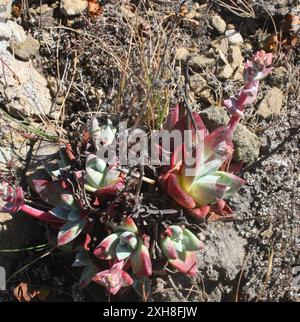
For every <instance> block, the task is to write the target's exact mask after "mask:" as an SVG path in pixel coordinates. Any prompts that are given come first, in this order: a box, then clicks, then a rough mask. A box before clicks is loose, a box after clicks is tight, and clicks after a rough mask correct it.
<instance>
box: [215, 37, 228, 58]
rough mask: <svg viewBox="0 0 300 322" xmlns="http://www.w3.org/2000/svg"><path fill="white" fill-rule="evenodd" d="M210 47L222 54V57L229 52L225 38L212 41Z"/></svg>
mask: <svg viewBox="0 0 300 322" xmlns="http://www.w3.org/2000/svg"><path fill="white" fill-rule="evenodd" d="M211 46H212V47H213V48H214V49H215V50H217V51H218V52H222V53H223V54H224V55H227V53H228V50H229V44H228V39H227V38H220V39H216V40H214V41H212V43H211Z"/></svg>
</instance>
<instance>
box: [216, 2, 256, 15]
mask: <svg viewBox="0 0 300 322" xmlns="http://www.w3.org/2000/svg"><path fill="white" fill-rule="evenodd" d="M215 2H216V3H217V4H218V5H220V6H221V7H224V8H226V9H228V10H229V11H231V12H232V13H233V14H235V15H237V16H239V17H242V18H255V12H254V10H253V8H252V6H251V5H250V4H249V3H248V2H247V1H245V0H239V1H232V0H229V1H227V2H228V3H227V2H224V1H222V0H215Z"/></svg>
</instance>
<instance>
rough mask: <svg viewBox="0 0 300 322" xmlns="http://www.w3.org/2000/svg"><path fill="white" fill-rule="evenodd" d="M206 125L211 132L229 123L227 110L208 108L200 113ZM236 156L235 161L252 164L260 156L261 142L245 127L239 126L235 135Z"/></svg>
mask: <svg viewBox="0 0 300 322" xmlns="http://www.w3.org/2000/svg"><path fill="white" fill-rule="evenodd" d="M200 114H201V117H202V119H203V121H204V124H205V125H206V126H207V128H208V130H209V131H210V132H211V131H213V130H214V129H216V128H217V127H219V126H221V125H225V124H227V123H228V121H229V116H228V114H227V112H226V110H225V108H223V107H222V108H217V107H214V106H211V107H208V108H206V109H204V110H203V111H201V112H200ZM233 144H234V154H233V159H234V160H236V161H244V162H245V163H252V162H254V161H256V160H257V158H258V156H259V149H260V142H259V139H258V137H257V136H256V135H255V134H254V133H252V132H251V131H249V130H248V129H247V128H246V127H245V126H244V125H242V124H238V126H237V128H236V130H235V132H234V134H233Z"/></svg>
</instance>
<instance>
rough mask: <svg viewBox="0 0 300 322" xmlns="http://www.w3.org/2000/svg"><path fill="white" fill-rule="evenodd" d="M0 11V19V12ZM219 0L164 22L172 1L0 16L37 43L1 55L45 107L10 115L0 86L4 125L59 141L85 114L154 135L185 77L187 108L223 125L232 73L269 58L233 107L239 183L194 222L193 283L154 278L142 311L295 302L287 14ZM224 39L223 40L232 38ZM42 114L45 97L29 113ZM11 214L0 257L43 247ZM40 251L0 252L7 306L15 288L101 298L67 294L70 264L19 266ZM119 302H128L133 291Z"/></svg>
mask: <svg viewBox="0 0 300 322" xmlns="http://www.w3.org/2000/svg"><path fill="white" fill-rule="evenodd" d="M62 2H63V1H62ZM65 2H66V4H65V8H67V9H68V3H67V2H68V1H65ZM83 2H84V4H83V5H82V3H83ZM4 3H6V7H5V8H7V6H8V3H9V1H7V0H5V1H4ZM91 3H94V4H95V3H98V2H97V1H94V2H92V1H91ZM232 3H237V2H236V1H226V0H224V1H217V0H216V1H200V0H199V1H192V0H188V1H185V3H184V5H183V6H182V7H181V9H180V12H178V8H180V6H179V1H177V0H153V1H150V0H149V1H148V0H132V1H130V0H126V1H125V0H124V1H117V0H116V1H113V0H105V1H99V4H100V5H98V6H96V9H95V8H94V7H91V5H90V2H89V5H88V7H87V6H86V4H87V3H86V1H83V0H80V1H79V0H76V1H75V0H74V1H72V4H69V7H72V6H73V7H72V8H71V9H72V10H75V9H74V8H75V7H76V10H78V12H76V14H74V15H73V14H72V15H70V14H66V13H64V11H63V10H62V9H61V8H60V7H61V6H62V4H60V1H54V0H42V1H40V0H36V1H35V0H26V1H13V6H12V14H9V16H10V17H9V20H11V21H15V22H16V23H17V24H18V25H20V26H22V27H23V29H24V31H25V33H26V35H27V36H28V35H31V36H32V38H34V39H35V40H36V41H38V43H39V47H38V49H37V50H35V49H34V46H35V45H34V42H32V43H30V44H29V45H28V46H27V47H26V46H25V47H26V48H25V49H24V48H23V49H22V48H21V50H20V49H19V48H18V47H17V46H16V47H14V48H15V55H19V59H20V60H22V61H23V62H24V61H26V62H27V61H29V62H30V64H31V65H32V66H33V67H34V68H35V69H36V70H37V71H38V72H39V73H40V74H41V75H43V76H44V78H45V79H46V85H45V88H46V89H47V90H48V91H49V93H50V96H51V98H50V96H49V102H50V105H49V108H48V110H47V113H48V114H47V113H46V112H45V111H42V112H41V113H40V112H39V113H37V112H34V113H33V112H32V113H31V111H30V109H29V110H28V112H27V105H26V106H25V104H24V106H21V107H20V108H18V107H17V106H16V104H15V105H13V104H10V102H8V100H10V98H8V97H7V96H5V95H3V92H1V87H0V105H1V109H2V110H4V111H5V112H6V113H8V114H9V115H11V116H12V117H13V118H15V119H16V120H18V119H19V118H20V115H23V114H24V113H25V111H26V113H27V115H26V117H28V119H30V120H31V121H32V122H36V123H37V124H43V122H44V121H45V117H44V115H46V114H47V115H48V116H47V117H46V119H47V122H48V124H51V126H50V127H49V132H51V131H52V129H53V126H54V125H55V126H58V127H59V131H60V132H59V133H60V135H62V136H64V137H67V138H68V139H69V140H70V141H71V142H73V141H76V139H77V138H78V136H79V135H80V131H81V129H82V128H83V126H84V125H85V123H86V121H87V120H89V119H90V118H91V116H92V115H94V114H95V113H108V114H109V115H110V117H111V119H112V120H113V121H114V122H116V121H119V120H127V121H128V122H129V124H134V123H135V122H140V123H145V124H147V125H148V126H149V127H150V128H157V127H159V126H160V125H161V124H162V121H163V118H164V115H165V114H164V113H165V110H166V108H167V107H168V106H170V105H172V104H174V103H176V102H177V101H178V99H179V98H180V96H182V93H181V91H180V89H179V87H180V86H177V85H178V84H183V82H184V80H183V79H184V75H185V73H186V66H187V70H188V74H189V78H190V86H191V89H190V100H191V101H192V102H193V105H194V107H195V109H196V110H197V111H198V112H200V113H203V114H202V115H203V119H204V121H205V122H206V125H207V126H208V128H209V129H213V128H214V127H216V126H217V125H220V124H222V122H224V118H225V119H226V117H228V116H227V114H226V112H225V111H224V110H223V108H222V107H221V105H222V104H221V103H222V101H223V100H224V99H225V98H227V97H228V96H230V95H234V94H235V93H236V92H237V91H238V89H239V88H240V87H241V86H242V76H241V75H242V66H243V62H244V61H245V60H246V59H249V58H250V57H251V55H252V53H253V52H255V51H256V50H260V49H264V50H266V51H268V52H272V53H273V54H274V62H273V72H272V74H271V76H269V77H268V78H267V79H265V80H263V81H262V83H261V87H260V91H259V96H258V101H257V102H256V103H255V104H254V105H253V106H251V107H250V108H248V109H247V110H246V113H245V117H244V119H243V120H242V126H243V128H242V129H241V130H240V132H239V133H237V134H236V138H235V144H236V146H235V148H236V154H235V159H236V160H239V161H240V160H242V161H243V163H244V166H243V168H242V170H241V173H240V174H239V175H240V176H241V177H242V178H244V179H245V180H246V184H245V186H243V187H242V188H241V189H240V190H239V191H238V193H236V194H235V195H234V196H233V198H231V200H230V206H231V207H232V208H233V209H234V210H235V219H234V220H233V221H232V222H221V223H208V224H204V225H203V226H202V233H203V236H202V238H203V240H204V243H205V244H206V251H205V253H204V254H199V258H198V261H199V263H200V264H199V265H200V266H199V267H200V270H199V274H198V275H197V277H196V278H193V279H189V278H187V277H184V276H182V275H180V274H174V276H173V278H172V279H171V280H170V279H168V278H167V277H166V276H157V275H154V276H153V277H152V278H151V289H152V295H151V298H150V300H153V301H183V300H186V301H299V299H300V297H299V296H300V293H299V292H300V286H299V285H297V281H298V279H299V278H298V277H299V274H300V256H299V255H300V252H299V251H300V226H299V223H300V222H299V220H300V107H299V106H300V105H299V100H300V23H299V21H300V20H299V19H300V18H299V17H300V3H299V1H292V0H285V1H267V0H257V1H250V0H244V1H241V3H242V4H241V3H240V4H232ZM0 5H1V4H0ZM71 9H70V8H69V9H68V10H71ZM0 10H2V12H4V11H3V10H4V9H0ZM65 10H66V9H65ZM176 14H177V15H178V18H176V19H175V20H176V22H175V23H174V17H175V16H176ZM297 17H298V19H297ZM226 30H227V31H228V30H234V31H235V39H230V38H228V37H227V36H226ZM0 34H1V30H0ZM237 35H238V36H237ZM239 37H241V38H242V39H240V38H239ZM228 39H229V40H228ZM0 40H1V38H0ZM0 47H1V46H0ZM20 57H21V58H20ZM28 57H29V58H28ZM0 59H1V56H0ZM187 62H188V64H187ZM26 64H27V63H26ZM24 66H25V62H24ZM20 68H21V67H20ZM22 68H23V67H22ZM0 80H1V77H0ZM152 84H154V86H153V88H151V86H152ZM150 88H151V89H150ZM149 91H152V92H151V94H152V95H151V98H150V99H149V101H147V100H148V94H149ZM45 95H46V94H45ZM45 95H43V97H44V98H45ZM47 95H48V94H47ZM47 99H48V98H47ZM145 102H146V104H145ZM47 104H48V103H47V101H46V98H45V103H44V105H43V107H42V108H44V109H46V105H47ZM145 106H146V107H147V108H146V109H145ZM50 110H51V111H50ZM49 111H50V112H49ZM22 113H23V114H22ZM222 113H223V114H222ZM224 113H225V114H224ZM1 115H4V114H3V113H2V112H1ZM3 117H4V116H3ZM57 120H58V121H57ZM0 134H1V139H3V138H6V141H5V142H8V143H7V144H6V145H5V144H4V143H3V144H2V145H3V148H5V147H6V146H9V145H10V144H11V143H12V141H13V140H12V139H11V140H12V141H9V140H10V136H9V135H8V134H7V133H6V132H5V131H4V128H3V127H2V130H0ZM14 135H15V136H14V137H16V134H14ZM29 141H30V140H29ZM29 141H27V142H26V144H27V146H28V148H29V149H30V150H32V149H33V150H34V146H33V144H31V143H30V142H29ZM3 142H4V139H3ZM18 144H19V143H18ZM18 144H17V143H16V142H15V146H16V149H17V150H18V149H19V150H20V146H21V145H18ZM1 151H2V150H1ZM26 153H27V151H26ZM26 153H25V152H24V153H23V154H22V156H21V157H20V156H18V157H17V158H16V160H17V161H16V162H15V164H17V166H16V168H17V169H18V170H13V171H17V172H16V174H17V176H19V177H20V179H21V181H24V182H23V183H25V181H26V180H25V175H24V173H26V171H25V172H24V170H22V169H24V167H25V169H26V170H28V167H29V169H30V166H31V165H32V160H30V158H29V159H28V158H27V157H26V156H27V154H26ZM47 155H48V153H47ZM0 156H1V155H0ZM14 174H15V172H14ZM26 175H27V176H28V173H27V174H26ZM22 176H23V177H22ZM25 185H26V183H25ZM16 216H22V215H18V214H17V215H16V214H14V215H12V217H11V216H10V215H9V216H7V215H3V214H0V249H18V248H26V247H29V246H32V245H39V244H44V243H46V235H47V228H46V226H45V225H44V224H41V223H35V222H34V223H33V220H32V219H27V218H26V217H25V218H24V217H23V216H22V218H21V219H20V218H18V217H16ZM20 220H21V222H20ZM44 250H45V249H44ZM42 253H43V251H41V252H39V251H32V250H28V251H23V252H17V253H16V254H13V255H12V254H11V253H1V252H0V266H5V267H7V269H8V270H9V275H11V274H14V273H16V272H17V273H16V274H14V275H13V276H12V278H11V279H10V280H9V283H8V291H7V292H3V293H2V294H1V293H0V300H3V301H15V298H14V296H13V291H12V290H13V288H14V287H15V286H16V285H18V283H20V282H22V281H27V282H30V284H31V285H32V286H38V287H43V288H46V289H48V290H51V296H49V297H48V300H53V299H55V300H59V301H87V300H89V301H105V300H107V297H106V295H105V292H104V291H103V289H102V288H100V287H98V286H96V285H91V286H89V287H88V288H86V289H84V290H81V289H80V288H79V287H78V276H80V269H78V268H71V267H70V266H71V263H72V258H71V256H69V255H65V253H63V254H62V253H59V252H57V253H54V254H52V255H50V256H47V257H44V258H41V259H40V260H38V261H36V262H33V261H34V260H35V259H36V258H37V257H39V256H40V255H41V254H42ZM69 257H70V258H69ZM32 262H33V263H32ZM30 263H31V264H30ZM27 264H30V265H28V267H26V268H25V269H22V268H24V266H25V265H27ZM18 270H21V271H20V272H19V273H18ZM129 298H130V299H131V300H132V301H134V300H137V299H138V297H137V296H136V295H135V294H134V293H133V292H130V296H129ZM115 300H118V299H115Z"/></svg>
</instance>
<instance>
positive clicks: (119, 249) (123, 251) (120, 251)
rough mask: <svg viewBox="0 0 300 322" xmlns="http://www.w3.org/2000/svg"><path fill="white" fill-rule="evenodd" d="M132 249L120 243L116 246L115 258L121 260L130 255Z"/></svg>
mask: <svg viewBox="0 0 300 322" xmlns="http://www.w3.org/2000/svg"><path fill="white" fill-rule="evenodd" d="M132 251H133V249H132V248H131V247H130V246H128V245H126V244H125V245H121V244H120V243H118V244H117V246H116V256H117V259H119V260H122V259H125V258H127V257H128V256H130V255H131V253H132Z"/></svg>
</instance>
